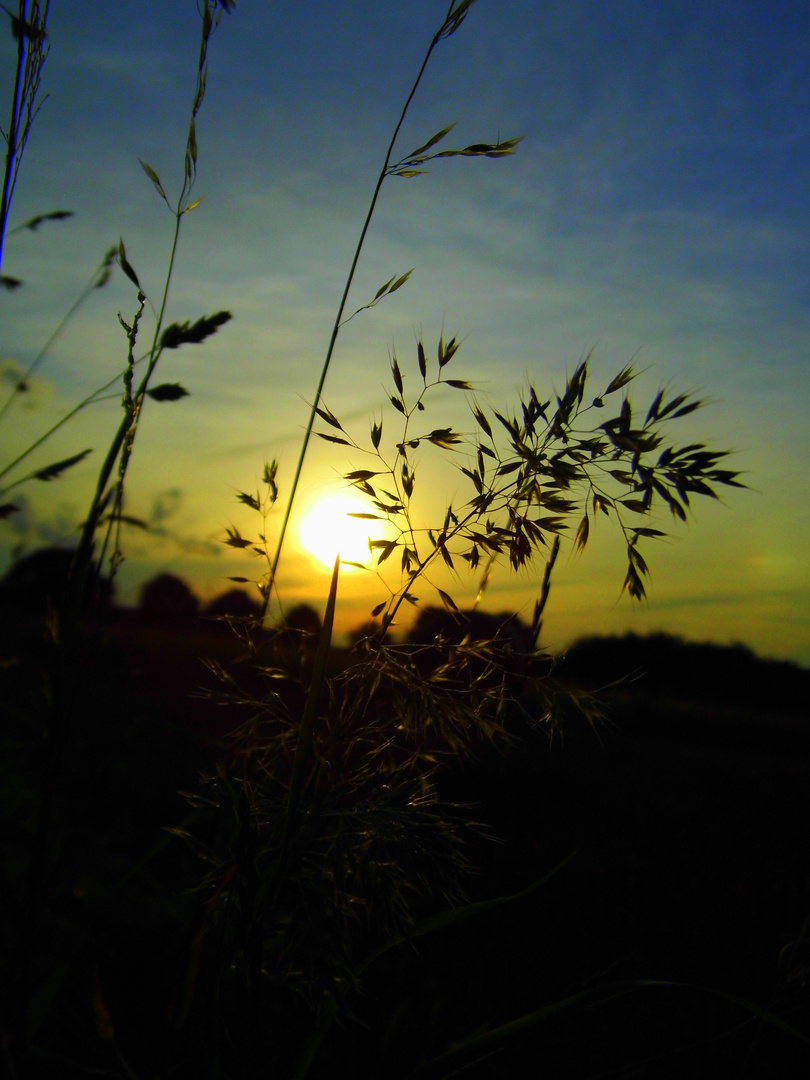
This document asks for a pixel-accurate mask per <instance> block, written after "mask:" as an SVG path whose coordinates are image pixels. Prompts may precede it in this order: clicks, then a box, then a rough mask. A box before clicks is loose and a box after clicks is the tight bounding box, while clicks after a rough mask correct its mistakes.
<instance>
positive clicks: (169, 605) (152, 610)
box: [139, 574, 200, 624]
mask: <svg viewBox="0 0 810 1080" xmlns="http://www.w3.org/2000/svg"><path fill="white" fill-rule="evenodd" d="M199 607H200V602H199V600H198V599H197V597H196V596H195V595H194V593H193V592H192V591H191V589H190V588H189V587H188V585H187V584H186V583H185V581H183V580H182V579H181V578H179V577H175V575H174V574H158V576H157V577H155V578H152V580H151V581H148V582H147V583H146V584H145V585H144V586H143V588H142V589H141V602H140V607H139V610H140V612H141V614H142V615H143V617H144V618H145V619H148V620H149V621H150V622H162V623H170V624H184V623H185V624H187V623H189V622H191V620H192V619H193V618H194V617H195V616H196V615H197V613H198V611H199Z"/></svg>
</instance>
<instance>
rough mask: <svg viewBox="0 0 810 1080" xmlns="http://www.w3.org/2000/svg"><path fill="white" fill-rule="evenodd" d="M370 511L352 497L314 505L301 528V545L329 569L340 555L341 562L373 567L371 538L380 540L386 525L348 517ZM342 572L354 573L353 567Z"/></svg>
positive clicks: (383, 522)
mask: <svg viewBox="0 0 810 1080" xmlns="http://www.w3.org/2000/svg"><path fill="white" fill-rule="evenodd" d="M368 512H369V507H368V503H364V502H362V501H361V500H360V499H358V498H354V497H353V496H351V495H333V496H329V497H328V498H326V499H323V500H321V501H320V502H318V503H315V505H314V506H313V507H312V508H311V509H310V510H309V511H308V512H307V513H306V514H305V515H304V517H303V518H302V520H301V524H300V526H299V529H298V538H299V541H300V543H301V546H302V547H303V548H304V550H305V551H307V552H308V553H309V554H310V555H311V556H312V558H314V559H316V560H317V561H318V562H319V563H321V564H322V565H323V566H325V567H326V568H327V569H330V570H331V569H332V566H333V565H334V562H335V555H337V554H338V552H340V559H341V563H345V562H354V563H362V565H363V566H371V556H370V555H369V550H368V542H369V539H372V540H376V539H378V538H380V537H381V536H382V535H383V534H384V532H385V531H386V524H387V523H386V522H385V521H374V520H371V519H369V518H357V517H350V516H349V515H351V514H367V513H368ZM342 569H345V570H348V571H352V570H354V568H353V567H351V566H347V567H345V568H342Z"/></svg>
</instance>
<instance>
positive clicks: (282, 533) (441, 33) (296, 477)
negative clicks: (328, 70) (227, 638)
mask: <svg viewBox="0 0 810 1080" xmlns="http://www.w3.org/2000/svg"><path fill="white" fill-rule="evenodd" d="M470 3H471V0H464V2H462V3H461V4H458V3H457V0H451V3H450V7H449V8H448V9H447V14H446V15H445V18H444V22H443V23H442V25H441V27H440V28H439V29H438V30H437V31H436V33H435V34H434V35H433V38H432V40H431V42H430V45H429V46H428V49H427V52H426V53H425V56H424V59H423V60H422V64H421V67H420V68H419V73H418V74H417V76H416V79H415V80H414V83H413V86H412V87H411V91H410V93H409V94H408V97H407V98H406V100H405V104H404V105H403V106H402V110H401V112H400V114H399V119H398V120H397V123H396V126H395V127H394V132H393V135H392V136H391V140H390V142H389V144H388V149H387V150H386V152H385V158H384V160H383V164H382V167H381V169H380V173H379V175H378V177H377V182H376V183H375V185H374V191H373V193H372V196H371V202H370V203H369V208H368V212H367V213H366V217H365V220H364V222H363V227H362V228H361V230H360V236H359V238H358V241H357V246H356V248H355V250H354V256H353V257H352V262H351V266H350V267H349V273H348V275H347V277H346V284H345V285H344V287H343V295H342V296H341V298H340V303H339V305H338V309H337V314H336V315H335V320H334V323H333V325H332V333H331V335H330V337H329V345H328V347H327V349H326V357H325V359H324V362H323V367H322V368H321V374H320V378H319V379H318V385H317V387H316V389H315V397H314V398H313V402H312V407H311V409H310V412H309V419H308V421H307V426H306V430H305V431H304V438H303V440H302V442H301V450H300V452H299V455H298V462H297V464H296V466H295V473H294V474H293V479H292V484H291V485H290V494H289V496H288V498H287V504H286V506H285V509H284V516H283V518H282V520H281V527H280V529H279V535H278V540H277V542H276V548H275V554H274V555H273V560H272V562H271V564H270V573H269V576H268V581H267V588H266V589H265V590H263V598H262V610H261V616H260V619H261V621H262V622H263V621H264V619H265V617H266V615H267V607H268V604H269V602H270V594H271V592H272V590H273V588H274V587H275V581H276V574H277V571H278V564H279V560H280V558H281V552H282V549H283V547H284V540H285V537H286V535H287V527H288V525H289V522H290V515H291V514H292V509H293V504H294V502H295V497H296V494H297V492H298V487H299V483H300V480H301V471H302V469H303V467H304V460H305V459H306V456H307V450H308V448H309V443H310V439H311V438H312V429H313V426H314V424H315V417H316V416H317V414H318V406H319V405H320V402H321V394H322V393H323V388H324V384H325V383H326V376H327V375H328V373H329V367H330V365H331V363H332V355H333V353H334V351H335V344H336V342H337V338H338V333H339V331H340V327H341V323H342V321H343V312H344V311H345V309H346V302H347V300H348V298H349V291H350V290H351V287H352V282H353V281H354V274H355V270H356V269H357V264H358V262H359V260H360V253H361V252H362V250H363V245H364V244H365V240H366V235H367V233H368V230H369V226H370V225H371V219H372V218H373V216H374V210H375V209H376V206H377V199H378V197H379V194H380V190H381V188H382V185H383V181H384V180H385V178H386V176H387V175H388V169H389V166H390V164H391V156H392V154H393V152H394V146H395V144H396V141H397V137H398V136H399V132H400V129H401V128H402V125H403V123H404V122H405V117H406V116H407V114H408V109H409V108H410V105H411V102H412V101H413V99H414V96H415V94H416V91H417V89H418V88H419V84H420V82H421V81H422V76H423V75H424V73H425V69H426V68H427V65H428V62H429V60H430V57H431V55H432V54H433V50H434V49H435V48H436V45H437V44H438V43H439V41H441V40H442V38H443V37H446V36H448V30H447V28H448V25H449V24H450V23H451V20H452V19H453V17H454V9H455V11H456V12H459V11H461V12H462V13H466V10H467V9H468V8H469V6H470ZM462 17H463V16H462ZM450 32H452V30H451V31H450Z"/></svg>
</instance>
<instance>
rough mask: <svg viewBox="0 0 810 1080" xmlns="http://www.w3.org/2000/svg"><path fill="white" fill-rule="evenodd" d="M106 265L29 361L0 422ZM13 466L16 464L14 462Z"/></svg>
mask: <svg viewBox="0 0 810 1080" xmlns="http://www.w3.org/2000/svg"><path fill="white" fill-rule="evenodd" d="M107 265H108V264H107V260H106V259H105V260H104V261H103V262H102V263H100V264H99V266H98V267H97V268H96V270H95V271H94V272H93V276H92V278H91V279H90V281H89V283H88V284H87V285H85V287H84V289H82V291H81V293H80V294H79V297H78V298H77V299H76V300H75V301H74V302H73V304H71V306H70V307H69V308H68V310H67V312H66V313H65V314H64V315H63V316H62V318H61V320H60V321H59V323H58V325H57V327H56V329H55V330H54V331H53V333H52V334H51V336H50V337H49V338H48V340H47V341H46V342H45V344H44V345H43V346H42V348H41V349H40V350H39V352H38V353H37V355H36V356H35V357H34V359H33V360H32V361H31V363H30V364H29V365H28V367H27V368H26V370H25V371H24V372H23V374H22V376H21V377H20V378H19V379H18V380H17V382H16V385H15V386H14V389H13V390H12V391H11V393H10V394H9V396H8V398H7V399H6V401H5V402H4V404H3V405H2V407H0V420H2V419H3V417H4V416H5V414H6V412H7V411H8V409H9V408H10V407H11V405H12V403H13V402H14V400H15V398H16V397H17V395H18V394H20V393H21V386H24V385H25V383H26V382H27V380H28V379H30V378H31V376H32V375H33V374H34V372H35V371H36V369H37V368H38V367H39V365H40V364H41V363H42V361H43V360H44V359H45V356H46V354H47V352H48V350H49V349H50V348H51V346H52V345H53V343H54V342H55V341H56V339H57V338H58V337H59V335H60V334H61V333H62V332H63V331H64V329H65V327H66V326H67V325H68V323H69V322H70V320H71V319H72V318H73V316H74V315H75V314H76V312H77V311H78V310H79V308H80V307H81V306H82V304H83V303H84V302H85V300H87V298H88V296H89V295H90V294H91V293H92V292H93V291H94V290H95V289H97V288H98V287H99V284H100V283H101V284H103V282H102V281H101V279H100V275H101V274H102V273H103V271H104V270H105V268H106V266H107ZM108 385H109V384H108ZM97 392H99V391H97ZM71 415H72V414H71ZM18 460H19V459H18ZM14 464H16V462H15V463H14ZM4 474H5V470H4V471H3V473H2V474H0V475H4Z"/></svg>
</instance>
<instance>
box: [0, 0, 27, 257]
mask: <svg viewBox="0 0 810 1080" xmlns="http://www.w3.org/2000/svg"><path fill="white" fill-rule="evenodd" d="M25 15H26V10H25V0H20V4H19V17H20V18H23V19H24V18H25ZM24 67H25V35H24V34H23V33H22V32H20V33H19V34H18V36H17V69H16V71H15V73H14V92H13V95H12V98H11V116H10V118H9V122H8V134H7V136H6V160H5V165H4V167H3V190H2V192H0V268H2V265H3V241H4V240H5V236H6V221H7V219H8V212H9V209H10V208H11V196H12V193H13V183H12V173H13V172H15V171H16V170H15V168H14V163H15V161H16V158H17V129H18V125H19V116H20V92H21V89H22V87H21V84H22V74H23V69H24Z"/></svg>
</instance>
